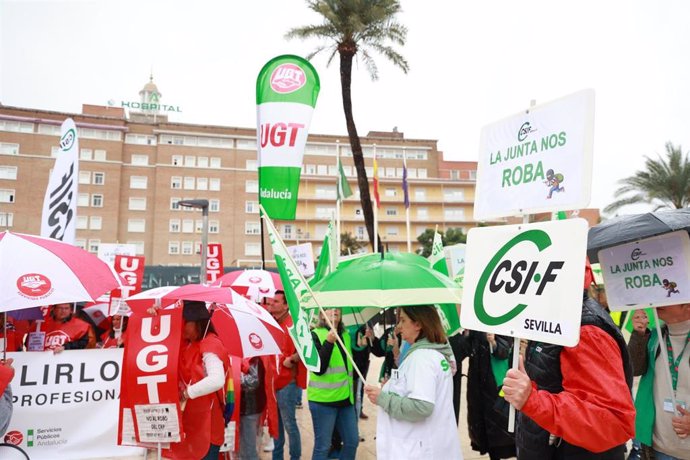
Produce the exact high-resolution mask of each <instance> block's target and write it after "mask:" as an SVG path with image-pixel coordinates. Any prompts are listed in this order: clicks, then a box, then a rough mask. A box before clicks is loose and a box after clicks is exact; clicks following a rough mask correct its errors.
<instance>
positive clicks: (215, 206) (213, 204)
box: [208, 200, 220, 212]
mask: <svg viewBox="0 0 690 460" xmlns="http://www.w3.org/2000/svg"><path fill="white" fill-rule="evenodd" d="M208 210H209V211H210V212H219V211H220V200H208Z"/></svg>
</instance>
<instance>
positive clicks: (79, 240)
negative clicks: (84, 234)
mask: <svg viewBox="0 0 690 460" xmlns="http://www.w3.org/2000/svg"><path fill="white" fill-rule="evenodd" d="M74 245H75V246H76V247H78V248H79V249H83V250H84V251H86V240H85V239H83V238H77V239H76V240H74Z"/></svg>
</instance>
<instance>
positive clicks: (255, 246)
mask: <svg viewBox="0 0 690 460" xmlns="http://www.w3.org/2000/svg"><path fill="white" fill-rule="evenodd" d="M244 255H245V256H260V255H261V243H244Z"/></svg>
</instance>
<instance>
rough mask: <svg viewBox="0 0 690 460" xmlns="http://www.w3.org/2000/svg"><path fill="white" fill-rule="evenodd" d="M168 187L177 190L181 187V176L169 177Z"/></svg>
mask: <svg viewBox="0 0 690 460" xmlns="http://www.w3.org/2000/svg"><path fill="white" fill-rule="evenodd" d="M170 188H172V189H176V190H179V189H181V188H182V178H181V177H180V176H172V177H171V178H170Z"/></svg>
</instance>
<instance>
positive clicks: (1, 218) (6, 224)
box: [0, 212, 14, 228]
mask: <svg viewBox="0 0 690 460" xmlns="http://www.w3.org/2000/svg"><path fill="white" fill-rule="evenodd" d="M13 224H14V213H11V212H0V228H10V227H12V225H13Z"/></svg>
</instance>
